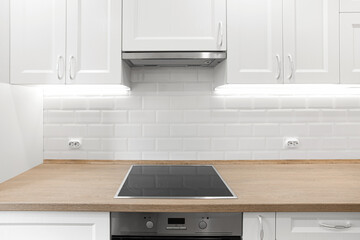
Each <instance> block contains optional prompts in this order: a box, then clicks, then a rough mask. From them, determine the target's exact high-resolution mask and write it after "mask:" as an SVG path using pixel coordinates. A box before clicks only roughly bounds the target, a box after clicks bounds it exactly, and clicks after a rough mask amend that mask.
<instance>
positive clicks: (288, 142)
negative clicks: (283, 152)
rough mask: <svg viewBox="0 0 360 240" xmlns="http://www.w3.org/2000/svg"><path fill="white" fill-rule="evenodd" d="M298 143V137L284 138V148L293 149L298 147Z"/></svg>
mask: <svg viewBox="0 0 360 240" xmlns="http://www.w3.org/2000/svg"><path fill="white" fill-rule="evenodd" d="M299 144H300V141H299V138H297V137H286V138H284V148H288V149H294V148H298V147H299Z"/></svg>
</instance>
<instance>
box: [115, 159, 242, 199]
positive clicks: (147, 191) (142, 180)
mask: <svg viewBox="0 0 360 240" xmlns="http://www.w3.org/2000/svg"><path fill="white" fill-rule="evenodd" d="M115 198H236V196H235V195H234V194H233V193H232V191H231V190H230V188H229V187H228V186H227V185H226V183H225V182H224V181H223V179H222V178H221V176H220V175H219V174H218V172H217V171H216V169H215V168H214V167H213V166H193V165H190V166H172V165H170V166H169V165H156V166H152V165H151V166H149V165H148V166H145V165H144V166H143V165H135V166H132V167H131V168H130V170H129V172H128V175H127V176H126V178H125V180H124V182H123V183H122V185H121V186H120V189H119V191H118V192H117V194H116V196H115Z"/></svg>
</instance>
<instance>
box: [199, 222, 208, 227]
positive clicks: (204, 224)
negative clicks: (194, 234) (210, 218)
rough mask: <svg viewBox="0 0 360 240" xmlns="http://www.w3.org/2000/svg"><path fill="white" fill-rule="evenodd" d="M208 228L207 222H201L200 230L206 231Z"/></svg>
mask: <svg viewBox="0 0 360 240" xmlns="http://www.w3.org/2000/svg"><path fill="white" fill-rule="evenodd" d="M206 227H207V223H206V222H205V221H201V222H199V228H200V229H205V228H206Z"/></svg>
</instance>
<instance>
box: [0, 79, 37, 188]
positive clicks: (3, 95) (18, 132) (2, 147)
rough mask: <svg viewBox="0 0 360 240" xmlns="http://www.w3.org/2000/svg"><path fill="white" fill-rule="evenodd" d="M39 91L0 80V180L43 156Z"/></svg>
mask: <svg viewBox="0 0 360 240" xmlns="http://www.w3.org/2000/svg"><path fill="white" fill-rule="evenodd" d="M42 97H43V96H42V91H41V90H39V89H35V88H30V87H21V86H10V85H8V84H0V113H1V117H0V183H1V182H3V181H5V180H7V179H9V178H12V177H14V176H16V175H18V174H20V173H22V172H24V171H27V170H29V169H30V168H32V167H34V166H36V165H39V164H41V163H42V160H43V151H42V149H43V114H42V111H43V99H42Z"/></svg>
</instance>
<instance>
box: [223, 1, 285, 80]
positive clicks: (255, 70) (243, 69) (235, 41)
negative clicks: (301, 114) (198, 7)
mask: <svg viewBox="0 0 360 240" xmlns="http://www.w3.org/2000/svg"><path fill="white" fill-rule="evenodd" d="M227 4H228V52H227V54H228V56H227V64H228V77H227V81H228V83H282V82H283V76H282V70H281V69H282V68H281V62H282V0H228V3H227Z"/></svg>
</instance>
